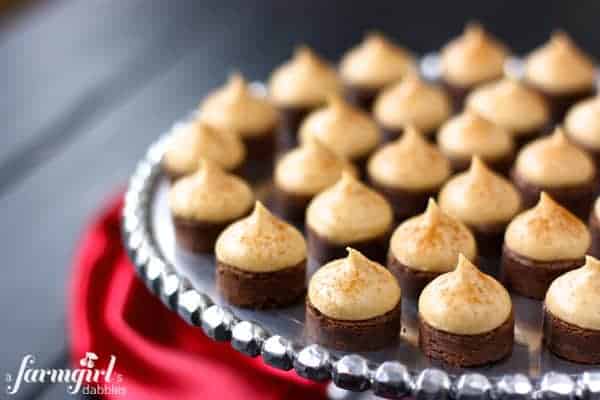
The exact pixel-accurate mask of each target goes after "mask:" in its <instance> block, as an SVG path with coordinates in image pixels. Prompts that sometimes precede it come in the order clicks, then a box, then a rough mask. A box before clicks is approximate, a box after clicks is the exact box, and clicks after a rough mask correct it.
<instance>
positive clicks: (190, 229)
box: [169, 159, 254, 252]
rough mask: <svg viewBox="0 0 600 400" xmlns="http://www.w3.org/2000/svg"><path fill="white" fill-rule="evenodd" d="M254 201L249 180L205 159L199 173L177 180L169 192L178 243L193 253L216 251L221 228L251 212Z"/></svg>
mask: <svg viewBox="0 0 600 400" xmlns="http://www.w3.org/2000/svg"><path fill="white" fill-rule="evenodd" d="M253 202H254V195H253V193H252V189H251V188H250V186H248V184H247V183H246V182H244V181H243V180H242V179H241V178H238V177H237V176H235V175H231V174H229V173H226V172H224V171H223V170H222V169H221V168H220V167H219V166H218V165H217V164H216V163H214V162H213V161H210V160H208V159H201V160H200V162H199V168H198V170H197V172H195V173H194V174H191V175H188V176H185V177H183V178H181V179H179V180H177V182H175V183H174V184H173V186H171V188H170V191H169V209H170V211H171V216H172V219H173V225H174V227H175V238H176V240H177V244H178V245H180V246H181V247H183V248H185V249H187V250H190V251H192V252H212V251H213V247H214V245H215V241H216V239H217V236H218V235H219V234H220V233H221V231H222V230H223V229H225V227H226V226H227V225H229V224H230V223H231V222H233V221H235V220H237V219H239V218H241V217H243V216H245V215H247V214H248V212H249V211H250V209H251V208H252V203H253Z"/></svg>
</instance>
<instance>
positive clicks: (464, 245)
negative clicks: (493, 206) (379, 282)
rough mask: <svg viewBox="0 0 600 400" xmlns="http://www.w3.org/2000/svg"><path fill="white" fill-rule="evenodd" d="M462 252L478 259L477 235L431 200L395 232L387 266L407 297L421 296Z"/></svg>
mask: <svg viewBox="0 0 600 400" xmlns="http://www.w3.org/2000/svg"><path fill="white" fill-rule="evenodd" d="M459 254H463V255H464V256H465V257H467V258H468V259H469V260H472V261H475V260H476V259H477V245H476V244H475V238H474V237H473V234H472V233H471V232H470V231H469V228H467V227H466V226H465V225H464V224H463V223H462V222H460V221H458V220H456V219H454V218H452V217H451V216H449V215H447V214H446V213H444V212H442V211H441V210H440V209H439V208H438V206H437V204H435V201H434V200H433V199H429V204H428V206H427V210H426V211H425V212H424V213H423V214H421V215H417V216H416V217H413V218H410V219H408V220H406V221H404V222H403V223H402V224H401V225H400V226H398V228H396V230H395V231H394V233H393V235H392V239H391V240H390V250H389V253H388V264H387V265H388V268H389V270H390V271H391V272H392V273H393V274H394V275H395V276H396V278H398V281H399V282H400V286H402V294H403V296H404V297H407V296H408V297H417V296H418V295H419V294H420V293H421V290H423V288H424V287H425V286H426V285H427V284H428V283H429V282H431V281H432V280H433V279H435V278H437V277H438V276H440V275H441V274H443V273H446V272H448V271H452V270H453V269H454V266H455V265H456V262H457V261H458V255H459Z"/></svg>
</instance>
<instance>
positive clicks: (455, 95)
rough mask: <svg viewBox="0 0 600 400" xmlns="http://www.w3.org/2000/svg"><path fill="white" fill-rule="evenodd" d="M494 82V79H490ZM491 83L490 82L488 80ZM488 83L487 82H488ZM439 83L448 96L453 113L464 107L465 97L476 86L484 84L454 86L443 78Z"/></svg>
mask: <svg viewBox="0 0 600 400" xmlns="http://www.w3.org/2000/svg"><path fill="white" fill-rule="evenodd" d="M492 80H495V79H492ZM490 81H491V80H490ZM488 82H489V81H488ZM440 83H441V85H442V87H443V88H444V90H446V93H448V95H449V96H450V100H451V101H452V108H453V110H454V112H455V113H458V112H460V111H461V110H462V109H463V108H464V106H465V100H466V99H467V96H468V95H469V93H470V92H471V90H473V89H474V88H475V87H476V86H479V85H482V84H484V83H486V82H480V83H477V84H476V85H473V86H456V85H454V84H452V83H450V82H448V81H447V80H445V79H444V78H441V79H440Z"/></svg>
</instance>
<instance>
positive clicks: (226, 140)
mask: <svg viewBox="0 0 600 400" xmlns="http://www.w3.org/2000/svg"><path fill="white" fill-rule="evenodd" d="M201 157H206V158H208V159H210V160H212V161H214V162H216V163H217V164H219V165H220V166H221V167H223V168H224V169H226V170H228V171H231V170H233V169H235V168H237V167H238V166H240V164H241V163H242V162H243V161H244V159H245V157H246V148H245V147H244V145H243V143H242V142H241V141H240V139H239V137H238V136H237V134H236V133H235V132H233V131H231V130H229V129H220V128H216V127H214V126H212V125H210V124H208V123H206V122H204V121H202V120H199V119H196V120H194V121H191V122H188V123H185V124H182V125H179V126H177V127H175V128H174V131H173V135H172V138H171V142H170V143H169V145H168V148H167V150H166V152H165V155H164V157H163V160H162V162H163V165H165V167H166V168H167V169H168V170H169V171H170V172H172V173H175V174H177V175H185V174H189V173H192V172H194V171H195V170H196V168H197V167H198V160H199V159H200V158H201Z"/></svg>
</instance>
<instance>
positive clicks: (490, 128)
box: [437, 109, 515, 174]
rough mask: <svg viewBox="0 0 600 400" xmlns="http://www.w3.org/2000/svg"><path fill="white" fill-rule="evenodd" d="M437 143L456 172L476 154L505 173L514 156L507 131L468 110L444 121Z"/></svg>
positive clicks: (513, 148) (466, 164)
mask: <svg viewBox="0 0 600 400" xmlns="http://www.w3.org/2000/svg"><path fill="white" fill-rule="evenodd" d="M437 142H438V146H439V148H440V150H441V151H442V153H444V154H445V155H446V157H448V158H449V159H450V162H451V163H452V168H453V169H454V171H456V172H460V171H464V170H466V169H467V168H468V167H469V163H470V162H471V157H472V156H479V157H480V158H481V159H482V160H484V161H485V162H486V163H487V165H489V166H490V168H492V169H493V170H495V171H498V172H500V173H501V174H508V171H509V170H510V166H511V164H512V162H513V160H514V156H515V144H514V140H513V137H512V136H511V134H510V133H509V132H508V131H507V130H506V129H504V128H502V127H500V126H498V125H496V124H494V123H493V122H491V121H489V120H488V119H486V118H484V117H483V116H481V115H480V114H479V113H477V112H475V111H473V110H471V109H466V110H465V111H464V112H463V113H461V114H459V115H457V116H455V117H453V118H452V119H450V120H448V121H447V122H446V123H445V124H444V125H443V126H442V127H441V128H440V131H439V133H438V136H437Z"/></svg>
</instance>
